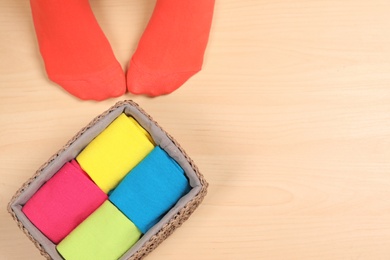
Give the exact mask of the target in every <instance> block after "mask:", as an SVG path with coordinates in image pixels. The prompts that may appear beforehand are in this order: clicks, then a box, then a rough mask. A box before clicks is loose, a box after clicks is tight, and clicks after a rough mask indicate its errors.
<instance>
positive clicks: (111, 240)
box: [57, 200, 141, 260]
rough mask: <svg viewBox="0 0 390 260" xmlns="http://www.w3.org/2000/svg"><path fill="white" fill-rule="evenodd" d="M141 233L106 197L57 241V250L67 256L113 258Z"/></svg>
mask: <svg viewBox="0 0 390 260" xmlns="http://www.w3.org/2000/svg"><path fill="white" fill-rule="evenodd" d="M140 236H141V232H140V231H139V230H138V229H137V227H136V226H135V225H134V224H133V223H132V222H131V221H130V220H129V219H128V218H126V216H125V215H123V214H122V213H121V212H120V211H119V210H118V209H117V208H116V207H115V206H114V205H112V204H111V202H109V201H108V200H106V201H105V202H104V203H103V204H102V205H101V206H100V207H99V208H98V209H97V210H96V211H95V212H93V213H92V214H91V215H90V216H89V217H88V218H87V219H86V220H84V221H83V222H82V223H81V224H80V225H79V226H78V227H77V228H76V229H74V230H73V231H72V232H71V233H70V234H69V235H68V236H67V237H65V238H64V239H63V240H62V241H61V243H59V244H58V245H57V251H58V252H59V253H60V254H61V256H62V257H63V258H64V259H66V260H73V259H83V260H88V259H91V260H100V259H101V260H111V259H112V260H114V259H115V260H116V259H118V258H120V257H121V256H122V255H123V254H124V253H125V252H126V251H127V250H128V249H129V248H130V247H132V246H133V244H135V243H136V242H137V241H138V239H139V238H140Z"/></svg>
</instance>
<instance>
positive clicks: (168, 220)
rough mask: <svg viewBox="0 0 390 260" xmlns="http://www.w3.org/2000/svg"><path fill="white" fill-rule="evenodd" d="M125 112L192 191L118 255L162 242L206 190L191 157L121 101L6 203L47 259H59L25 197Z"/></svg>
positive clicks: (139, 254) (133, 254)
mask: <svg viewBox="0 0 390 260" xmlns="http://www.w3.org/2000/svg"><path fill="white" fill-rule="evenodd" d="M123 112H124V113H125V114H127V115H128V116H132V117H134V118H135V119H136V120H137V121H138V123H140V125H141V126H143V127H144V128H145V129H146V130H147V131H148V132H149V133H150V134H151V136H152V137H153V139H154V141H155V142H156V144H157V145H160V146H161V147H162V148H163V149H164V150H166V151H167V152H168V154H170V155H171V156H172V157H173V158H174V159H175V160H176V161H177V162H178V163H179V164H180V166H181V167H182V168H183V169H184V171H185V174H186V176H187V178H188V179H189V181H190V185H191V187H192V189H191V191H190V192H189V193H188V194H187V195H185V196H184V197H182V198H181V199H180V200H179V202H178V203H177V204H176V205H175V206H174V207H173V208H172V209H171V210H170V211H169V212H168V213H167V214H166V215H165V216H164V217H163V218H162V220H161V221H160V222H159V223H157V224H156V225H155V226H154V227H153V228H151V229H150V230H149V231H148V232H147V233H146V234H144V236H143V237H142V238H141V239H140V240H139V241H138V242H137V243H136V244H135V245H134V246H133V247H132V248H130V249H129V250H128V251H127V252H126V253H125V254H124V255H123V256H122V257H121V258H120V259H142V258H143V257H145V256H146V255H147V254H149V253H150V252H151V251H153V250H154V249H155V248H156V247H157V246H158V245H159V244H160V243H161V242H163V241H164V240H165V239H166V238H167V237H168V236H169V235H171V234H172V232H173V231H174V230H175V229H176V228H178V227H179V226H180V225H181V224H182V223H183V222H184V221H186V220H187V219H188V218H189V216H190V215H191V214H192V213H193V212H194V210H195V209H196V208H197V207H198V206H199V204H200V203H201V202H202V200H203V198H204V196H205V195H206V193H207V186H208V183H207V182H206V180H205V179H204V177H203V175H202V174H201V173H200V172H199V170H198V168H197V167H196V165H195V164H194V162H193V161H192V159H191V158H190V157H189V156H188V155H187V154H186V152H185V151H184V150H183V149H182V148H181V146H180V145H179V144H178V143H177V142H176V141H175V139H174V138H173V137H172V136H170V135H169V134H168V133H167V132H165V131H164V130H163V129H162V128H161V127H160V126H159V125H158V124H157V122H155V121H154V120H153V119H152V118H151V117H150V115H148V114H147V113H146V112H145V111H144V110H143V109H141V108H140V107H139V105H138V104H136V103H135V102H133V101H131V100H127V101H121V102H118V103H117V104H115V105H114V106H113V107H111V108H110V109H108V110H107V111H105V112H104V113H102V114H101V115H99V116H97V117H96V118H95V119H93V120H92V121H91V122H90V123H89V124H88V125H87V126H86V127H84V128H82V129H81V130H80V131H79V132H78V133H77V134H76V135H75V136H74V137H73V138H71V139H70V140H69V141H68V143H67V144H66V145H65V146H64V147H62V148H61V149H60V150H59V151H58V152H57V153H55V154H54V155H53V156H51V157H50V158H49V160H47V161H46V162H45V163H44V164H43V165H42V166H41V167H40V168H39V169H38V170H37V171H36V173H35V174H34V175H33V176H32V177H31V178H30V179H28V180H27V181H26V182H25V183H24V184H23V185H22V187H21V188H20V189H19V190H18V191H17V192H16V193H15V195H14V196H13V197H12V199H11V201H10V202H9V204H8V211H9V213H10V214H11V216H12V218H13V219H14V220H15V221H16V223H17V225H18V226H19V228H20V229H21V230H22V231H23V232H24V233H25V234H26V235H27V237H28V238H29V239H30V240H31V241H32V242H33V243H34V244H35V246H36V247H37V248H38V249H39V251H40V252H41V254H42V255H43V256H44V257H45V258H47V259H62V258H61V256H60V255H59V254H58V253H57V251H56V249H55V245H54V244H53V243H52V242H51V241H50V240H48V239H47V238H46V237H45V236H44V235H43V234H42V233H41V232H40V231H39V230H38V229H37V228H36V227H35V226H34V225H33V224H32V223H31V222H30V221H29V220H28V219H27V218H26V216H25V215H24V214H23V212H22V210H21V209H22V207H23V205H24V204H25V203H26V201H27V200H28V199H29V198H30V197H31V196H32V195H33V194H34V193H35V192H36V191H37V190H38V189H39V188H40V187H41V186H42V185H43V184H44V183H45V182H46V181H47V180H48V179H50V178H51V177H52V176H53V175H54V173H55V172H56V171H57V170H58V169H59V168H60V167H61V166H62V165H63V164H64V163H65V162H66V161H69V160H70V159H73V158H75V157H76V155H77V154H78V153H79V152H80V151H81V150H82V149H83V147H85V145H86V144H88V143H89V142H90V141H91V140H92V139H93V138H94V137H96V136H97V135H98V134H99V133H100V132H101V131H102V130H104V128H105V127H107V125H109V124H110V123H111V122H112V121H113V120H114V119H115V118H116V117H117V116H119V114H121V113H123Z"/></svg>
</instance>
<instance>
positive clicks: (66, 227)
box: [22, 160, 107, 244]
mask: <svg viewBox="0 0 390 260" xmlns="http://www.w3.org/2000/svg"><path fill="white" fill-rule="evenodd" d="M106 199H107V195H106V194H105V193H104V192H103V191H102V190H101V189H100V188H99V187H97V186H96V184H94V183H93V182H92V181H91V180H90V179H89V178H88V177H87V175H86V174H85V173H84V172H83V170H82V169H81V168H80V166H79V165H78V164H77V162H76V161H74V160H73V161H71V162H70V163H69V162H67V163H66V164H65V165H64V166H63V167H62V168H61V169H60V170H59V171H58V172H57V173H56V174H54V176H53V177H52V178H51V179H50V180H49V181H47V182H46V183H45V184H44V185H43V186H42V187H41V188H40V189H39V190H38V191H37V192H36V193H35V194H34V195H33V196H32V197H31V198H30V200H28V201H27V203H26V204H25V205H24V206H23V208H22V211H23V212H24V214H25V215H26V216H27V218H28V219H29V220H30V221H31V222H32V223H33V224H34V225H35V226H36V227H37V228H38V229H39V230H40V231H41V232H42V233H43V234H44V235H45V236H46V237H47V238H49V239H50V240H51V241H52V242H53V243H55V244H58V243H59V242H60V241H61V240H62V239H63V238H64V237H65V236H66V235H68V234H69V233H70V232H71V231H72V230H73V229H74V228H75V227H76V226H77V225H78V224H80V223H81V222H82V221H83V220H84V219H86V218H87V217H88V216H89V215H90V214H91V213H92V212H93V211H94V210H95V209H97V208H98V207H99V206H100V205H101V204H102V203H103V202H104V201H105V200H106Z"/></svg>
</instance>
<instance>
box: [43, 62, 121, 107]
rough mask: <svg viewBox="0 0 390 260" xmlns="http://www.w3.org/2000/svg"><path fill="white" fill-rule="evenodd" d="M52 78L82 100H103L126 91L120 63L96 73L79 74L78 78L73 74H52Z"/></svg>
mask: <svg viewBox="0 0 390 260" xmlns="http://www.w3.org/2000/svg"><path fill="white" fill-rule="evenodd" d="M50 79H51V80H52V81H54V82H56V83H58V84H59V85H61V86H62V87H63V88H64V89H65V90H67V91H68V92H69V93H70V94H72V95H74V96H77V97H79V98H80V99H82V100H97V101H101V100H104V99H107V98H110V97H119V96H121V95H123V94H124V93H125V92H126V79H125V74H124V72H123V70H122V68H121V67H120V65H119V64H113V65H111V66H109V67H107V68H105V69H103V70H101V71H98V72H95V73H89V74H83V75H79V76H78V77H77V78H76V77H75V76H74V75H73V76H71V77H67V76H52V77H50Z"/></svg>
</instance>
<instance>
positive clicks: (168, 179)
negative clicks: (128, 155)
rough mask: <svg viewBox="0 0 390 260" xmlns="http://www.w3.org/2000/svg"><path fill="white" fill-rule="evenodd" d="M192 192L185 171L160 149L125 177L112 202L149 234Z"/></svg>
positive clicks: (112, 196)
mask: <svg viewBox="0 0 390 260" xmlns="http://www.w3.org/2000/svg"><path fill="white" fill-rule="evenodd" d="M189 190H190V186H189V183H188V180H187V179H186V177H185V176H184V171H183V169H182V168H181V167H180V166H179V165H178V164H177V163H176V162H175V160H173V159H172V158H171V157H170V156H169V155H168V154H167V153H166V152H165V151H164V150H162V149H161V148H160V147H159V146H157V147H155V148H154V149H153V150H152V151H151V152H150V153H149V154H148V155H147V156H146V157H145V158H144V159H143V160H142V161H141V162H140V163H139V164H138V165H137V166H136V167H134V168H133V169H132V170H131V171H130V172H129V173H128V174H127V175H126V177H125V178H124V179H123V180H122V181H121V182H120V183H119V185H118V186H117V187H116V188H115V189H114V190H113V191H112V193H111V194H110V196H109V200H110V201H111V202H112V203H113V204H114V205H115V206H116V207H118V209H119V210H120V211H122V213H124V214H125V215H126V216H127V217H128V218H129V219H130V220H131V221H132V222H133V223H134V224H135V225H136V226H137V227H138V228H139V229H140V230H141V231H142V233H146V232H147V231H148V230H149V229H150V228H151V227H152V226H154V225H155V224H156V223H157V222H158V221H159V220H160V219H161V218H162V217H163V215H164V214H165V213H166V212H167V211H168V210H169V209H171V208H172V207H173V206H174V205H175V204H176V202H177V201H178V200H179V199H180V198H181V197H182V196H183V195H185V194H186V193H188V192H189Z"/></svg>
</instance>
